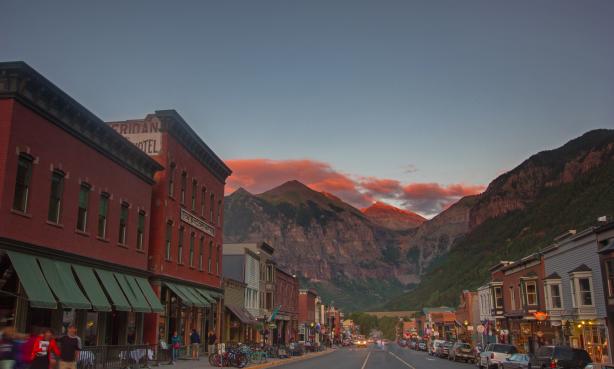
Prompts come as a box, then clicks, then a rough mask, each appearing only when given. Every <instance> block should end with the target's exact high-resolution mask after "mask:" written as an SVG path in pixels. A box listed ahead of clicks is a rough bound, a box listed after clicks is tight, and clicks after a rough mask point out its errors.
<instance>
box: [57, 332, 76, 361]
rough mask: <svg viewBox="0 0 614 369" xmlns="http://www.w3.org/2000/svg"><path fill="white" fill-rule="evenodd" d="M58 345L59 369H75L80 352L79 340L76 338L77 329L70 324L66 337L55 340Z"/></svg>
mask: <svg viewBox="0 0 614 369" xmlns="http://www.w3.org/2000/svg"><path fill="white" fill-rule="evenodd" d="M57 343H58V344H59V345H60V368H59V369H77V360H79V354H80V352H81V338H80V337H79V336H77V327H75V325H74V324H70V325H69V326H68V328H67V330H66V335H64V336H62V337H60V338H59V339H58V340H57Z"/></svg>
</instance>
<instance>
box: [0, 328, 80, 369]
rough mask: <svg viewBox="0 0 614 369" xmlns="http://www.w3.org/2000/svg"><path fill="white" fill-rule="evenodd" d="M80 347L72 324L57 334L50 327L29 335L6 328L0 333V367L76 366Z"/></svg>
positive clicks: (74, 368)
mask: <svg viewBox="0 0 614 369" xmlns="http://www.w3.org/2000/svg"><path fill="white" fill-rule="evenodd" d="M81 348H82V347H81V339H80V338H79V336H77V328H76V327H75V326H74V325H72V324H71V325H69V326H68V327H67V329H66V334H65V335H62V336H60V337H58V338H55V337H54V333H53V331H52V330H51V329H49V328H46V329H42V330H41V331H40V332H39V333H33V334H32V335H30V336H29V337H24V336H21V335H18V334H16V332H15V330H14V329H13V328H5V329H4V330H3V331H2V332H1V336H0V369H26V368H30V369H77V360H78V359H79V353H80V351H81Z"/></svg>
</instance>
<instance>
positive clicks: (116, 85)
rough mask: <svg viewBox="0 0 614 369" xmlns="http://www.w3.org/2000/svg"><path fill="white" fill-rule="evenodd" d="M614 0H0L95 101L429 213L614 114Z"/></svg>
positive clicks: (41, 57) (353, 198) (15, 35)
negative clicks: (173, 113) (159, 113)
mask: <svg viewBox="0 0 614 369" xmlns="http://www.w3.org/2000/svg"><path fill="white" fill-rule="evenodd" d="M612 19H614V1H609V0H603V1H597V0H595V1H592V0H586V1H579V0H576V1H568V0H540V1H535V0H513V1H498V0H494V1H493V0H463V1H460V0H446V1H444V0H425V1H411V0H403V1H400V0H399V1H396V0H371V1H363V0H352V1H344V0H303V1H291V0H278V1H277V0H276V1H273V0H245V1H234V0H223V1H153V0H149V1H137V0H134V1H112V0H105V1H98V2H84V1H72V2H67V1H62V0H54V1H19V0H17V1H13V0H3V1H2V2H0V24H2V31H0V61H8V60H23V61H25V62H27V63H28V64H30V65H31V66H32V67H34V68H35V69H37V70H38V71H39V72H40V73H42V74H43V75H44V76H46V77H47V78H48V79H50V80H51V81H53V82H54V83H55V84H56V85H58V86H59V87H60V88H62V89H63V90H64V91H66V92H67V93H68V94H69V95H71V96H72V97H74V98H75V99H76V100H77V101H79V102H80V103H81V104H83V105H84V106H86V107H87V108H88V109H90V110H91V111H92V112H94V113H95V114H96V115H98V116H99V117H100V118H102V119H104V120H107V121H113V120H124V119H134V118H140V117H143V116H145V115H146V114H147V113H149V112H153V111H154V110H158V109H176V110H177V111H178V112H179V113H180V114H181V115H182V116H183V117H184V118H185V120H186V121H187V122H189V124H190V125H191V126H192V127H193V128H194V130H195V131H196V132H197V133H198V134H199V135H200V136H201V137H202V138H203V139H204V140H205V142H207V144H208V145H209V146H210V147H211V148H213V149H214V150H215V151H216V153H217V154H218V155H219V156H220V157H221V158H222V159H224V160H225V161H226V162H227V163H228V164H229V166H230V167H231V168H232V169H233V170H234V174H233V176H232V177H230V179H229V181H228V185H227V193H230V192H232V191H233V190H235V189H236V188H238V187H245V188H246V189H247V190H249V191H251V192H255V193H258V192H262V191H265V190H267V189H269V188H271V187H274V186H276V185H278V184H280V183H282V182H284V181H286V180H290V179H298V180H301V181H302V182H304V183H306V184H308V185H310V186H311V187H313V188H315V189H318V190H322V191H328V192H332V193H334V194H336V195H338V196H340V197H341V198H342V199H344V200H346V201H349V202H350V203H352V204H353V205H355V206H358V207H363V206H367V205H368V204H369V203H370V202H372V201H375V200H382V201H386V202H388V203H391V204H394V205H397V206H400V207H403V208H405V209H408V210H412V211H416V212H419V213H420V214H422V215H425V216H427V217H430V216H433V215H434V214H437V213H438V212H440V211H441V210H442V209H444V208H446V207H447V206H449V205H450V204H451V203H452V202H454V201H456V200H458V199H459V198H460V197H461V196H464V195H468V194H473V193H477V192H480V191H482V190H483V189H484V188H485V186H486V185H487V184H488V183H489V182H490V181H491V180H492V179H494V178H495V177H496V176H497V175H499V174H501V173H503V172H505V171H507V170H510V169H512V168H514V167H515V166H516V165H518V164H520V163H521V162H522V161H523V160H524V159H526V158H527V157H528V156H530V155H531V154H534V153H536V152H538V151H541V150H545V149H551V148H555V147H557V146H560V145H562V144H564V143H565V142H567V141H568V140H570V139H572V138H574V137H577V136H579V135H581V134H582V133H584V132H586V131H588V130H590V129H594V128H604V127H605V128H612V127H614V43H613V42H612V40H614V22H613V21H612Z"/></svg>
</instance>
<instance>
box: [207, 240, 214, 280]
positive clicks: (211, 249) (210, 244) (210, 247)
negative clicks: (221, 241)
mask: <svg viewBox="0 0 614 369" xmlns="http://www.w3.org/2000/svg"><path fill="white" fill-rule="evenodd" d="M212 255H213V241H209V260H208V262H207V271H208V272H209V273H211V267H212V265H211V262H212V261H213V260H212V259H211V256H212Z"/></svg>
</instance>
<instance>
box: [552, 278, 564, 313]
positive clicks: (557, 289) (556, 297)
mask: <svg viewBox="0 0 614 369" xmlns="http://www.w3.org/2000/svg"><path fill="white" fill-rule="evenodd" d="M550 307H551V308H552V309H561V308H562V307H563V303H562V301H561V285H559V284H553V285H550Z"/></svg>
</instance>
